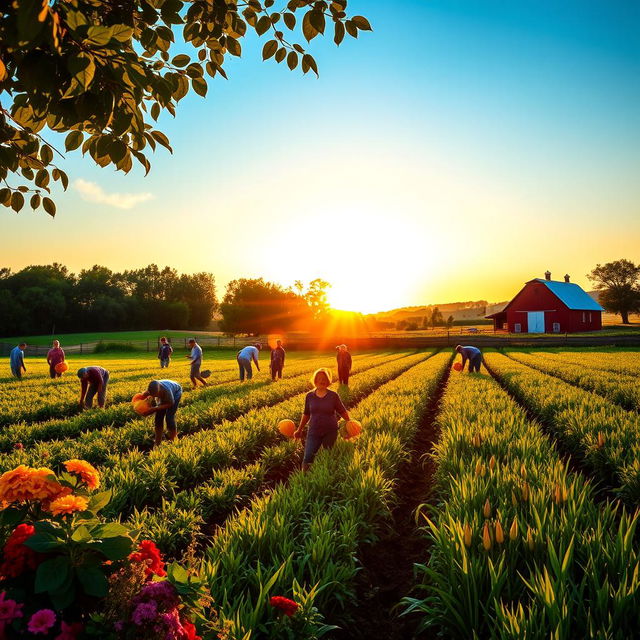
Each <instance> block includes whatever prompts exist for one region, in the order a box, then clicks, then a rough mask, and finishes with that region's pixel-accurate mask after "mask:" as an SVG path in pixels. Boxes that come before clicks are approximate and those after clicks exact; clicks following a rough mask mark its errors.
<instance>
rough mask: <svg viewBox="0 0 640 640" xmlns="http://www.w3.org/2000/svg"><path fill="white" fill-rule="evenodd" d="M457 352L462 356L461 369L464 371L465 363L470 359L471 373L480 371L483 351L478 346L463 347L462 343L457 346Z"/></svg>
mask: <svg viewBox="0 0 640 640" xmlns="http://www.w3.org/2000/svg"><path fill="white" fill-rule="evenodd" d="M456 353H459V354H460V355H461V356H462V369H460V371H464V365H465V364H466V363H467V360H468V361H469V373H473V372H474V371H480V365H481V364H482V351H480V349H478V347H471V346H467V347H463V346H462V345H458V346H457V347H456Z"/></svg>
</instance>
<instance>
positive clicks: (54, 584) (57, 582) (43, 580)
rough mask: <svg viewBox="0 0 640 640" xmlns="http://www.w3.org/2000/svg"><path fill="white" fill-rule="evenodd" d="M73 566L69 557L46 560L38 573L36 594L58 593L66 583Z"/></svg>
mask: <svg viewBox="0 0 640 640" xmlns="http://www.w3.org/2000/svg"><path fill="white" fill-rule="evenodd" d="M70 570H71V565H70V564H69V557H68V556H56V557H55V558H51V559H49V560H45V561H44V562H42V563H41V564H40V565H38V569H37V571H36V581H35V587H34V588H35V592H36V593H44V592H45V591H57V590H58V589H60V587H61V586H62V585H63V584H64V583H65V581H66V579H67V577H68V575H69V571H70Z"/></svg>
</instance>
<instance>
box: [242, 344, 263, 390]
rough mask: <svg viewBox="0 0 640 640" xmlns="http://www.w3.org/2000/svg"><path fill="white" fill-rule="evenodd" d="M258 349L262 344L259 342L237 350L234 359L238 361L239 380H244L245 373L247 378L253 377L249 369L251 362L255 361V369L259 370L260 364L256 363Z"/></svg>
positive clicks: (258, 353)
mask: <svg viewBox="0 0 640 640" xmlns="http://www.w3.org/2000/svg"><path fill="white" fill-rule="evenodd" d="M260 349H262V345H261V344H260V343H259V342H256V343H255V344H252V345H249V346H247V347H244V349H240V351H238V355H237V356H236V360H237V361H238V367H239V368H240V382H243V381H244V376H245V373H246V374H247V380H251V378H252V377H253V371H252V369H251V363H252V362H255V365H256V369H257V370H258V371H260V365H259V364H258V356H259V355H260Z"/></svg>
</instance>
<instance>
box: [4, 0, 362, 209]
mask: <svg viewBox="0 0 640 640" xmlns="http://www.w3.org/2000/svg"><path fill="white" fill-rule="evenodd" d="M2 4H3V7H2V9H0V95H1V96H2V101H0V183H2V188H0V203H2V204H3V205H5V206H7V207H11V208H12V209H14V210H15V211H16V212H18V211H20V210H21V209H22V207H23V206H24V205H25V202H26V200H25V198H29V204H30V205H31V207H32V208H33V209H38V208H39V207H42V208H43V209H44V210H45V211H46V212H47V213H48V214H49V215H51V216H54V215H55V213H56V206H55V203H54V202H53V200H52V199H51V197H49V196H50V195H51V185H52V183H53V182H55V181H58V182H59V183H60V184H61V185H62V187H63V188H64V189H66V188H67V185H68V177H67V175H66V173H65V172H64V171H63V170H62V169H61V168H60V161H61V159H63V158H64V156H63V152H71V151H75V150H78V149H79V150H81V152H82V153H83V154H84V155H87V154H88V155H89V156H90V157H91V158H93V160H94V161H95V162H96V163H97V164H98V165H100V166H101V167H106V166H108V165H115V167H116V168H117V169H118V170H120V171H124V172H125V173H127V172H129V171H130V170H131V168H132V167H133V163H134V161H136V162H138V163H139V164H140V165H142V167H144V169H145V172H147V173H148V171H149V169H150V166H151V165H150V162H149V159H148V152H149V150H151V151H153V150H155V148H156V146H157V145H160V146H162V147H165V148H166V149H168V150H169V151H171V145H170V142H169V139H168V138H167V136H166V135H165V134H164V133H163V132H161V131H159V130H158V129H156V128H155V124H154V123H155V121H157V119H158V117H159V116H160V114H161V112H163V111H168V112H169V113H170V114H171V115H175V114H176V107H177V104H178V102H179V101H180V100H181V99H182V98H184V97H185V96H186V95H187V94H188V93H189V92H190V91H193V92H195V93H196V94H198V95H200V96H203V97H204V96H206V94H207V76H208V77H209V78H215V77H217V76H223V77H225V78H226V72H225V69H224V65H225V61H226V59H227V56H229V55H231V56H241V54H242V40H243V38H245V37H246V36H247V35H248V34H250V33H251V32H254V33H255V34H257V35H258V36H260V37H264V38H265V43H264V46H263V48H262V57H263V59H264V60H267V59H272V60H275V62H277V63H282V62H285V61H286V65H287V66H288V67H289V69H291V70H293V69H296V68H298V67H300V68H301V69H302V71H303V72H304V73H308V72H309V71H313V72H314V73H316V74H317V73H318V67H317V64H316V61H315V59H314V58H313V56H312V55H311V54H310V53H309V52H308V51H307V48H306V46H305V45H303V44H300V42H304V40H306V42H310V41H311V40H313V38H315V37H316V36H318V35H319V34H324V33H325V32H327V31H331V32H332V34H333V39H334V41H335V43H336V44H337V45H339V44H340V43H341V42H342V40H343V39H344V37H345V35H349V36H351V37H353V38H357V37H358V33H359V31H362V30H365V31H368V30H371V26H370V25H369V22H368V21H367V19H366V18H364V17H363V16H352V17H348V16H347V14H346V9H347V0H333V1H326V0H289V1H288V2H287V3H286V4H285V5H284V6H282V7H281V8H276V7H275V6H274V4H275V0H263V1H262V2H260V1H259V0H246V2H239V3H238V2H234V1H233V0H6V2H3V3H2ZM176 33H178V37H176ZM298 40H300V42H298ZM185 48H186V49H187V50H189V51H191V52H192V54H191V55H189V54H186V53H184V50H185ZM176 49H179V51H180V52H179V53H177V54H176V55H174V54H175V53H176ZM45 127H46V128H48V129H49V130H50V131H55V132H58V133H62V134H66V137H65V141H64V151H63V150H60V149H56V148H55V147H54V146H53V144H51V143H50V142H48V141H47V140H46V129H45Z"/></svg>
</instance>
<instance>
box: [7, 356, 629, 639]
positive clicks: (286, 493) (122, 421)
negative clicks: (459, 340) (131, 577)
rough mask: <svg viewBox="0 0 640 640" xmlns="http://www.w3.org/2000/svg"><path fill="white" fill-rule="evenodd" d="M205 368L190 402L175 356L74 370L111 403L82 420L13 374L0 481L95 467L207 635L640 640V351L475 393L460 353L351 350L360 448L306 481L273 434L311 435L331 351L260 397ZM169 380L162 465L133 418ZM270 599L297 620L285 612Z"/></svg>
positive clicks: (290, 446)
mask: <svg viewBox="0 0 640 640" xmlns="http://www.w3.org/2000/svg"><path fill="white" fill-rule="evenodd" d="M205 355H206V360H205V366H208V368H210V369H211V370H212V372H213V373H212V376H211V378H210V383H211V384H210V386H209V387H207V388H200V389H196V390H192V389H190V384H189V382H188V367H187V361H186V359H184V358H182V357H176V358H174V359H173V361H172V363H171V366H170V368H169V369H168V370H160V369H159V367H158V363H157V360H156V359H155V357H154V355H153V354H149V355H144V356H142V355H140V354H106V355H105V354H99V355H97V354H96V355H92V356H71V357H69V362H70V364H71V371H72V372H73V371H74V370H75V368H76V367H78V366H81V365H87V364H102V365H104V366H106V367H107V368H108V369H109V370H110V372H111V379H110V383H109V396H108V404H107V407H106V408H105V409H104V410H100V409H91V410H87V411H83V412H80V411H79V409H78V407H77V396H78V390H79V383H78V380H77V378H76V377H75V376H74V375H73V374H72V373H71V374H70V375H69V374H67V375H65V376H63V378H61V379H58V380H54V381H52V380H50V379H49V378H48V375H47V366H46V363H44V361H43V358H27V369H28V372H27V375H26V376H25V378H24V380H23V381H21V382H20V381H16V380H14V379H12V378H10V377H8V367H7V366H6V365H3V367H2V369H1V370H0V425H1V426H2V430H0V471H1V472H5V471H9V470H11V469H13V468H15V467H16V466H17V465H19V464H25V465H30V466H33V467H40V466H45V465H46V466H47V467H50V468H52V469H54V470H56V471H59V470H60V468H61V466H62V463H63V462H64V461H65V460H68V459H72V458H79V459H83V460H86V461H88V462H90V463H92V464H93V465H94V466H95V467H96V468H97V469H98V470H99V472H100V474H101V477H102V482H103V484H104V486H105V487H107V488H109V489H110V490H111V492H112V499H111V502H110V503H109V505H108V506H107V507H106V508H105V511H104V515H105V516H108V517H110V518H117V519H119V520H120V521H121V522H123V523H125V524H128V525H131V526H133V527H134V528H135V529H138V530H140V531H141V532H142V533H141V534H142V536H144V537H148V538H149V539H152V540H154V541H155V542H156V543H157V544H158V546H159V547H160V549H161V550H162V553H163V554H164V556H165V557H166V558H168V559H170V558H178V559H179V558H182V557H183V556H184V554H185V552H186V551H187V550H188V549H189V550H190V551H189V553H188V554H187V555H188V562H189V563H190V566H192V568H194V569H197V570H198V572H199V573H200V575H202V576H203V577H204V579H205V582H206V584H207V586H208V588H209V589H210V591H211V594H212V596H213V598H214V601H215V609H216V611H217V616H218V618H217V621H216V622H215V625H213V626H212V627H211V628H210V629H209V630H208V631H206V629H205V628H204V627H203V628H202V629H201V630H202V631H203V633H204V634H205V637H206V638H211V639H213V638H216V637H217V633H218V632H219V631H220V630H221V629H225V633H226V634H227V635H225V636H224V637H226V638H229V640H249V639H254V638H273V639H274V640H276V639H277V640H279V639H281V638H294V639H297V638H300V639H303V638H304V639H305V640H306V639H308V638H317V637H321V636H323V637H325V638H334V639H335V640H343V639H346V638H353V639H356V640H357V639H359V638H389V639H391V640H400V639H401V638H402V639H407V638H412V637H428V636H429V635H435V634H441V636H442V637H447V638H460V639H463V638H464V639H466V638H471V637H478V638H488V637H491V638H505V639H506V638H540V639H542V638H549V637H554V638H559V639H564V638H566V639H569V638H577V637H580V638H587V637H590V638H602V639H603V640H604V639H605V638H606V639H609V638H611V639H613V640H617V639H623V638H632V637H635V635H636V634H637V631H638V629H640V542H638V539H637V536H636V534H635V531H636V526H637V517H638V516H637V515H636V509H637V508H638V507H640V444H639V438H638V435H639V434H640V417H639V415H640V414H639V413H638V408H639V406H640V393H639V392H638V388H640V385H639V384H638V382H639V381H640V361H639V359H638V356H639V355H640V349H627V350H620V349H615V348H608V349H593V348H589V349H586V348H585V349H547V350H544V351H543V350H536V349H513V350H508V351H504V352H503V351H496V350H492V351H488V352H487V353H485V363H486V365H487V368H486V369H483V370H482V372H481V373H479V374H473V375H469V374H467V373H462V374H460V373H457V372H455V371H452V370H451V368H450V365H451V361H452V354H451V353H450V351H446V352H444V351H443V352H438V351H437V350H432V351H423V352H414V351H401V352H385V353H375V352H372V353H362V354H357V355H355V356H354V365H353V374H352V378H351V381H350V385H349V387H344V386H343V387H340V388H339V389H338V391H339V394H340V395H341V397H342V400H343V401H344V403H345V405H346V407H347V408H348V409H349V411H350V413H351V415H352V417H355V418H357V419H358V420H360V421H361V422H362V425H363V433H362V435H361V436H360V437H358V438H357V439H355V440H349V441H346V440H342V439H339V440H338V442H337V444H336V446H335V447H334V448H333V449H332V450H331V451H321V452H320V454H319V455H318V457H317V459H316V461H315V463H314V465H313V466H312V469H311V471H310V472H309V473H307V474H302V473H299V472H298V469H299V466H300V461H301V447H300V444H299V442H298V441H295V440H288V439H286V438H284V437H283V436H282V435H280V433H279V432H278V430H277V429H276V425H277V423H278V421H279V420H281V419H283V418H291V419H293V420H294V421H297V420H298V419H299V418H300V415H301V412H302V408H303V405H304V397H305V394H306V392H307V390H308V388H309V377H310V374H311V372H312V371H313V370H314V369H316V368H318V367H320V366H327V367H333V366H334V365H335V356H334V354H333V353H326V354H317V353H308V352H296V353H293V354H289V355H288V357H287V362H286V367H285V376H284V378H283V380H281V381H277V382H271V380H270V378H269V376H268V374H267V371H266V368H267V367H266V362H264V363H263V369H264V370H263V371H262V372H260V373H258V374H256V375H255V377H254V379H253V380H252V381H251V382H248V383H240V382H239V381H238V380H237V376H238V374H237V364H236V362H235V360H234V358H233V357H230V354H229V353H226V352H213V351H212V352H207V353H206V354H205ZM232 355H233V354H232ZM263 358H264V355H263ZM158 377H170V378H173V379H175V380H176V381H178V382H179V383H181V384H182V385H183V387H184V389H185V392H184V395H183V400H182V404H181V408H180V410H179V412H178V431H179V438H178V440H177V441H176V442H174V443H171V442H167V443H164V444H163V445H161V446H160V447H157V448H155V449H152V448H151V445H152V443H153V421H152V419H151V418H142V417H140V416H139V415H138V414H136V413H135V412H134V411H133V410H132V408H131V405H130V402H129V400H130V398H131V396H132V395H133V394H134V393H136V392H138V391H141V390H144V388H145V387H146V385H147V384H148V382H149V381H150V380H151V379H154V378H158ZM334 388H337V387H334ZM16 444H19V445H20V447H19V448H16ZM429 454H430V455H429ZM416 513H417V514H418V517H417V519H416V518H415V514H416ZM9 532H10V529H9V528H7V526H6V525H5V526H0V535H1V536H2V538H3V539H6V536H7V535H8V534H9ZM414 567H415V570H414ZM274 595H282V596H286V597H287V598H291V599H293V600H294V601H295V602H297V603H298V605H299V609H298V612H297V613H296V614H295V615H294V616H292V617H291V618H288V617H286V616H284V617H283V616H281V615H279V614H278V612H277V611H276V610H274V608H273V607H270V606H269V605H268V602H269V598H270V597H271V596H274ZM401 612H404V613H405V615H403V616H402V617H398V615H399V614H400V613H401ZM325 625H329V626H325ZM331 625H335V626H336V627H339V628H335V629H332V628H330V626H331ZM214 628H215V629H217V631H215V633H214ZM207 633H208V634H209V635H207Z"/></svg>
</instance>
